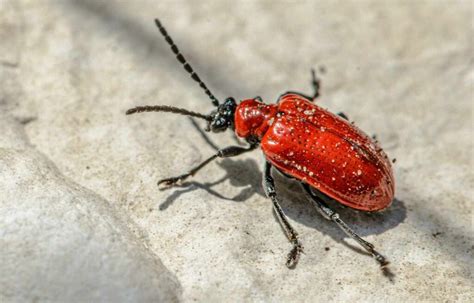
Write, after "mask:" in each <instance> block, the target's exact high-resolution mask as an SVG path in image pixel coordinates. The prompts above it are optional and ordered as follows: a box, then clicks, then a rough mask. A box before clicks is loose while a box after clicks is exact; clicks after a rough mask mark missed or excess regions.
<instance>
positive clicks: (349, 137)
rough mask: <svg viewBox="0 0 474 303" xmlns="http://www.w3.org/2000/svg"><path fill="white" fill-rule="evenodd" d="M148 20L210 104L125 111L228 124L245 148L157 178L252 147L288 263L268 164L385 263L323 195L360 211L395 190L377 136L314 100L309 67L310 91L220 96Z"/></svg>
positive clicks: (297, 249)
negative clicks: (205, 108) (202, 109)
mask: <svg viewBox="0 0 474 303" xmlns="http://www.w3.org/2000/svg"><path fill="white" fill-rule="evenodd" d="M155 23H156V26H157V27H158V29H159V31H160V33H161V34H162V36H163V37H164V39H165V40H166V42H167V43H168V44H169V46H170V47H171V50H172V51H173V53H174V54H175V55H176V58H177V60H178V61H179V62H180V63H181V64H182V65H183V67H184V69H185V70H186V71H187V72H188V73H189V74H190V76H191V78H192V79H193V80H194V81H196V82H197V83H198V84H199V86H200V87H201V88H202V89H203V90H204V92H205V93H206V94H207V96H208V97H209V99H210V100H211V102H212V104H213V105H214V106H215V107H216V109H215V110H213V111H212V112H211V113H210V114H208V115H206V114H201V113H196V112H192V111H189V110H186V109H182V108H177V107H174V106H166V105H156V106H137V107H134V108H131V109H129V110H128V111H127V112H126V114H127V115H130V114H134V113H141V112H170V113H175V114H182V115H186V116H190V117H195V118H200V119H203V120H206V121H207V123H208V124H207V128H206V131H210V132H213V133H221V132H224V131H226V130H232V131H234V132H235V134H236V135H237V136H238V137H240V138H242V139H244V140H245V141H246V142H247V143H248V146H247V147H242V146H229V147H225V148H222V149H219V150H218V151H217V152H216V153H215V154H214V155H212V156H211V157H209V158H208V159H206V160H205V161H203V162H202V163H201V164H199V165H197V166H196V167H194V168H192V169H191V170H190V171H189V172H187V173H185V174H182V175H179V176H176V177H171V178H166V179H163V180H160V181H159V182H158V185H164V186H173V185H176V184H178V183H179V182H181V181H183V180H185V179H186V178H188V177H191V176H193V175H195V174H196V173H197V172H198V171H199V170H200V169H202V168H203V167H204V166H206V165H207V164H208V163H210V162H212V161H213V160H215V159H217V158H227V157H234V156H238V155H241V154H243V153H246V152H250V151H252V150H255V149H256V148H258V147H260V148H261V150H262V152H263V154H264V156H265V167H264V177H263V187H264V191H265V194H266V195H267V197H268V198H270V199H271V201H272V203H273V209H274V211H275V213H276V215H277V217H278V219H279V222H280V224H281V226H282V228H283V230H284V231H285V234H286V237H287V238H288V240H289V242H290V243H291V244H292V249H291V250H290V252H289V253H288V256H287V259H286V265H287V266H288V267H289V268H293V267H294V266H295V265H296V264H297V263H298V260H299V257H300V254H301V252H302V251H303V246H302V244H301V242H300V240H299V237H298V233H297V232H296V231H295V230H294V228H293V227H292V225H291V224H290V222H289V220H288V218H287V216H286V215H285V213H284V211H283V209H282V208H281V206H280V202H279V198H278V196H277V193H276V191H275V183H274V179H273V177H272V168H275V169H277V170H278V171H280V172H281V173H283V175H285V176H288V177H290V178H294V179H296V180H299V181H300V183H301V186H302V188H303V190H304V192H305V193H306V195H307V197H308V198H309V200H310V201H311V202H312V204H313V205H314V206H315V207H316V209H317V210H318V212H319V213H320V214H321V215H322V216H323V217H324V218H325V219H328V220H330V221H332V222H334V223H335V224H336V225H337V226H338V227H339V228H341V229H342V230H343V231H344V232H345V233H346V234H347V235H348V236H350V237H351V238H353V239H354V240H355V241H357V242H358V243H359V244H360V245H361V246H362V247H363V248H364V249H365V250H366V251H367V252H368V253H369V254H371V255H372V256H373V257H374V258H375V260H376V261H377V262H378V263H379V265H380V266H381V268H382V269H385V268H386V266H387V265H388V263H389V262H388V261H387V259H386V258H385V257H384V256H383V255H382V254H380V253H379V252H378V251H376V250H375V248H374V246H373V245H372V244H371V243H369V242H367V241H365V240H363V239H362V238H361V237H360V236H359V235H357V234H356V233H355V232H354V231H353V230H352V229H351V228H350V227H349V226H348V225H347V224H346V223H345V222H344V221H343V220H342V219H341V218H340V217H339V215H338V213H336V212H335V211H334V210H333V209H331V207H330V206H329V205H328V204H327V203H326V202H328V201H329V200H332V201H336V202H338V203H340V204H342V205H344V206H347V207H349V208H353V209H356V210H360V211H365V212H375V211H380V210H383V209H385V208H387V207H389V205H390V204H391V202H392V200H393V198H394V192H395V181H394V176H393V172H392V167H391V163H390V161H389V159H388V157H387V155H386V154H385V153H384V151H383V150H382V149H381V148H380V147H379V146H378V144H377V142H376V141H375V140H373V139H371V138H370V137H369V136H367V135H366V134H365V133H364V132H363V131H361V130H360V129H359V128H357V127H356V126H355V125H353V124H351V123H350V122H349V121H348V119H347V116H346V115H345V114H343V113H339V114H338V115H335V114H333V113H331V112H329V111H328V110H325V109H323V108H321V107H319V106H318V105H316V104H315V103H314V101H315V100H316V99H317V98H318V97H319V89H320V80H319V79H318V78H317V77H316V73H315V71H314V70H312V73H311V74H312V82H311V83H312V86H313V90H314V92H313V95H311V96H308V95H305V94H302V93H297V92H292V91H289V92H286V93H284V94H282V95H281V96H280V98H279V99H278V101H277V103H276V104H265V103H264V102H263V100H262V99H261V98H260V97H255V98H251V99H246V100H243V101H241V102H240V103H238V104H237V102H236V101H235V99H234V98H232V97H229V98H227V99H226V100H225V101H224V102H222V103H220V102H219V100H218V99H217V98H216V97H215V96H214V95H213V94H212V93H211V91H210V90H209V89H208V87H207V86H206V84H205V83H204V82H203V81H202V80H201V78H200V77H199V76H198V74H197V73H196V72H195V71H194V70H193V68H192V67H191V65H190V64H189V63H188V62H187V61H186V59H185V58H184V56H183V55H182V54H181V52H180V51H179V49H178V47H177V46H176V44H175V43H174V41H173V40H172V38H171V37H170V36H169V35H168V33H167V31H166V29H165V28H164V27H163V25H162V24H161V22H160V21H159V20H158V19H155Z"/></svg>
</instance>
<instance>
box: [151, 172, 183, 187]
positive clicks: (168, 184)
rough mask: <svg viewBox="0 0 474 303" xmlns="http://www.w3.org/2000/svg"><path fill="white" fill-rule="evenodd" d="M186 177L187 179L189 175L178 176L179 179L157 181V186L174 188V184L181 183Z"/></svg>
mask: <svg viewBox="0 0 474 303" xmlns="http://www.w3.org/2000/svg"><path fill="white" fill-rule="evenodd" d="M187 177H189V175H188V176H186V175H183V176H179V177H173V178H166V179H162V180H160V181H158V183H157V185H158V186H161V185H163V186H164V187H172V186H175V185H176V184H178V183H180V182H182V181H183V180H184V179H186V178H187Z"/></svg>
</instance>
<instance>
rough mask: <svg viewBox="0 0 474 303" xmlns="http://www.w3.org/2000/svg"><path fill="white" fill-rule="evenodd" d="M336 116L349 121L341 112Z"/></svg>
mask: <svg viewBox="0 0 474 303" xmlns="http://www.w3.org/2000/svg"><path fill="white" fill-rule="evenodd" d="M337 115H338V116H339V117H342V118H343V119H345V120H347V121H349V117H347V115H346V114H344V113H343V112H338V113H337Z"/></svg>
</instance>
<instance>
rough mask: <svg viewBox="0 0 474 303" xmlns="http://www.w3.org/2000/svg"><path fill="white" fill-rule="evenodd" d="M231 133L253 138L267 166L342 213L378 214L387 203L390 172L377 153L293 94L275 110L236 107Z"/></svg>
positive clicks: (249, 103) (345, 125)
mask: <svg viewBox="0 0 474 303" xmlns="http://www.w3.org/2000/svg"><path fill="white" fill-rule="evenodd" d="M235 132H236V134H237V135H238V136H239V137H242V138H247V137H249V136H255V137H256V138H257V140H258V141H259V142H260V146H261V149H262V151H263V153H264V154H265V158H266V159H267V160H268V161H269V162H270V163H271V164H272V165H274V166H275V167H277V168H278V169H279V170H281V171H282V172H284V173H286V174H288V175H290V176H292V177H294V178H296V179H298V180H301V181H303V182H305V183H308V184H309V185H311V186H312V187H314V188H316V189H317V190H319V191H321V192H323V193H324V194H326V195H328V196H329V197H331V198H333V199H335V200H337V201H338V202H340V203H342V204H344V205H346V206H348V207H351V208H355V209H358V210H363V211H378V210H382V209H384V208H386V207H388V206H389V205H390V203H391V202H392V200H393V195H394V190H395V188H394V186H395V184H394V181H393V174H392V169H391V165H390V161H389V160H388V157H387V155H385V153H384V152H383V151H382V149H381V148H380V147H378V146H377V145H376V144H375V142H374V141H373V140H372V139H371V138H369V137H368V136H367V135H366V134H364V133H363V132H362V131H361V130H359V129H358V128H357V127H355V126H354V125H352V124H350V123H349V122H347V121H346V120H344V119H343V118H341V117H338V116H336V115H334V114H332V113H330V112H328V111H327V110H324V109H322V108H321V107H319V106H317V105H316V104H314V103H312V102H311V101H310V100H308V99H306V98H304V97H302V96H300V95H298V94H291V93H290V94H286V95H283V96H282V97H280V99H279V100H278V102H277V104H269V105H267V104H264V103H262V102H259V101H257V100H255V99H248V100H244V101H242V102H241V103H240V104H239V105H238V106H237V109H236V113H235Z"/></svg>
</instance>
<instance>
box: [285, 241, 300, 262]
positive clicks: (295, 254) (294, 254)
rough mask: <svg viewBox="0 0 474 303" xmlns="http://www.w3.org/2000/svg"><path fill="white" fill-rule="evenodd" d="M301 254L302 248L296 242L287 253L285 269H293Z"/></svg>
mask: <svg viewBox="0 0 474 303" xmlns="http://www.w3.org/2000/svg"><path fill="white" fill-rule="evenodd" d="M301 253H303V246H302V245H301V243H299V241H298V240H297V241H296V243H294V244H293V248H292V249H291V251H290V252H289V253H288V256H287V258H286V267H288V268H295V266H296V265H297V264H298V261H299V260H300V255H301Z"/></svg>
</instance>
